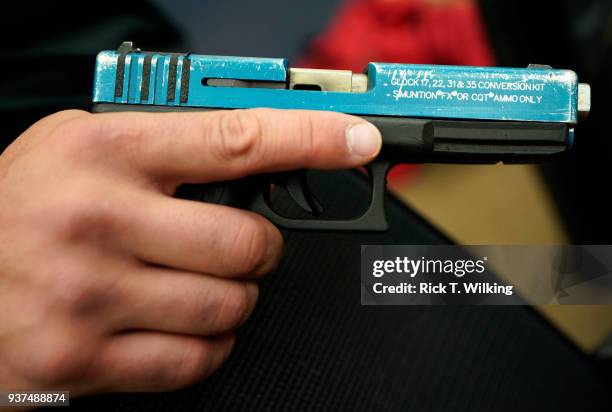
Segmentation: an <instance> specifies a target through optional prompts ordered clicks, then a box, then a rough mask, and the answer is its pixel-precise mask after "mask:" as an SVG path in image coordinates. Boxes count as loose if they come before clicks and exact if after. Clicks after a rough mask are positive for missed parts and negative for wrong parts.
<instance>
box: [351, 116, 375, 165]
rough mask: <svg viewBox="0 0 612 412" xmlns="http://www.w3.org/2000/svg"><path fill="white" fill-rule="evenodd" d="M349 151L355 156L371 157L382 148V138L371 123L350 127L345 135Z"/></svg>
mask: <svg viewBox="0 0 612 412" xmlns="http://www.w3.org/2000/svg"><path fill="white" fill-rule="evenodd" d="M346 141H347V142H348V146H349V150H350V151H351V153H353V154H354V155H356V156H361V157H372V156H374V155H376V154H377V153H378V152H379V150H380V147H381V146H382V136H381V135H380V132H379V131H378V129H377V128H376V127H375V126H374V125H373V124H371V123H359V124H356V125H354V126H351V127H350V128H349V129H348V131H347V133H346Z"/></svg>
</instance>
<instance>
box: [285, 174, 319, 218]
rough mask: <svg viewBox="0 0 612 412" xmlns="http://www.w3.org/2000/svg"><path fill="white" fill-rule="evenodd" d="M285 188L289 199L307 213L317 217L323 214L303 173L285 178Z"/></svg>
mask: <svg viewBox="0 0 612 412" xmlns="http://www.w3.org/2000/svg"><path fill="white" fill-rule="evenodd" d="M285 187H286V189H287V192H289V195H291V198H292V199H293V200H294V201H295V202H296V203H297V204H298V205H300V207H301V208H302V209H304V210H305V211H307V212H308V213H310V214H312V215H315V216H317V215H320V214H321V213H322V212H323V207H322V206H321V203H320V202H319V201H318V200H317V198H316V197H315V196H314V194H313V193H312V191H311V190H310V188H309V187H308V183H307V181H306V173H305V172H304V173H299V174H292V175H291V176H290V177H288V178H287V182H286V185H285Z"/></svg>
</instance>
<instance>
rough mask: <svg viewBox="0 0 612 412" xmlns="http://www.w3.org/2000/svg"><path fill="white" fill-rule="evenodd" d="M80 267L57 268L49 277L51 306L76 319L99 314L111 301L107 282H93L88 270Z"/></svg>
mask: <svg viewBox="0 0 612 412" xmlns="http://www.w3.org/2000/svg"><path fill="white" fill-rule="evenodd" d="M80 266H83V265H74V264H73V265H72V266H69V267H66V268H61V267H60V268H55V270H54V273H53V274H52V276H50V277H49V276H48V277H47V278H48V282H49V283H50V284H49V285H48V288H47V290H48V293H47V295H48V300H49V302H48V304H49V306H50V307H52V308H56V309H59V310H62V311H64V312H66V313H70V314H71V316H76V317H83V316H88V315H90V314H96V313H98V311H99V310H100V309H103V308H105V307H107V306H108V303H109V302H108V300H109V299H110V293H108V292H107V291H106V290H105V288H106V282H104V281H100V280H99V279H98V280H93V279H92V278H91V276H88V275H89V273H87V269H86V268H85V267H80ZM51 279H54V280H55V282H53V281H52V280H51ZM75 319H76V318H75Z"/></svg>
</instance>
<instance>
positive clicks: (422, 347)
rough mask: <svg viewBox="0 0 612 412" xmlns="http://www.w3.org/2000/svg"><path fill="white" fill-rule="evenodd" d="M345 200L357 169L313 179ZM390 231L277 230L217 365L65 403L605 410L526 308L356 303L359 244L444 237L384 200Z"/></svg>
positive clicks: (568, 353)
mask: <svg viewBox="0 0 612 412" xmlns="http://www.w3.org/2000/svg"><path fill="white" fill-rule="evenodd" d="M314 184H315V185H316V186H317V187H316V188H317V189H318V190H319V193H321V192H323V195H324V200H325V204H326V205H327V206H328V207H330V203H329V202H330V201H332V202H333V203H332V204H331V207H332V208H346V207H347V205H350V204H351V200H352V199H354V196H355V195H359V194H362V193H360V192H363V191H366V190H367V188H366V187H365V185H363V180H361V179H359V178H357V177H356V175H351V174H347V175H344V176H342V177H341V178H339V179H335V180H331V179H323V180H320V181H318V182H314ZM389 212H390V221H391V226H392V230H391V231H390V232H389V233H387V234H355V235H350V234H349V235H347V234H344V235H338V234H335V235H334V234H304V233H301V234H300V233H292V234H289V235H288V236H287V238H286V240H287V247H286V254H285V257H284V259H283V262H282V264H281V267H280V269H279V270H278V271H277V272H276V273H274V274H272V275H270V276H269V277H268V278H266V279H265V280H264V281H262V282H261V286H262V288H261V298H260V303H259V305H258V308H257V309H256V311H255V313H254V315H253V317H252V319H251V320H250V321H249V322H248V323H247V324H246V325H245V326H244V327H243V328H242V329H241V330H240V331H239V335H238V341H237V346H236V348H235V351H234V353H233V355H232V356H231V357H230V359H229V361H228V362H227V364H226V365H225V366H224V367H223V368H222V369H221V370H220V371H219V372H217V373H216V374H215V375H213V376H212V377H211V378H210V379H208V380H207V381H204V382H202V383H200V384H198V385H195V386H193V387H191V388H189V389H186V390H182V391H178V392H175V393H170V394H151V395H147V394H139V395H129V394H122V395H106V396H97V397H93V398H89V399H83V400H75V401H73V402H72V405H73V407H76V408H77V409H82V410H100V411H102V410H104V411H106V410H123V411H140V410H142V411H145V410H146V411H162V410H207V411H208V410H210V411H217V410H347V411H361V410H398V411H399V410H402V411H403V410H418V411H448V410H469V411H515V410H539V411H544V410H555V411H563V410H571V411H575V410H581V411H586V410H606V409H607V406H608V405H609V399H607V397H608V393H607V389H606V387H605V386H604V384H603V383H602V382H601V380H600V378H599V377H598V376H597V375H596V373H595V372H594V371H593V370H592V369H591V368H590V366H589V364H588V362H587V360H586V359H585V358H584V357H582V356H581V355H580V354H579V353H578V352H577V351H576V350H575V348H573V347H572V346H571V345H570V344H569V343H567V342H566V341H565V340H564V339H562V338H561V337H560V335H558V334H557V333H556V332H555V331H554V330H553V329H552V328H551V327H549V325H548V324H546V323H545V322H544V321H543V320H542V319H541V318H540V317H539V316H538V315H537V314H535V313H534V312H533V311H532V310H531V309H529V308H525V307H510V308H508V307H498V308H494V307H362V306H360V277H359V253H360V245H361V244H362V243H378V244H382V243H404V244H436V243H446V242H447V240H446V239H445V238H444V237H443V236H442V235H440V234H438V233H437V232H436V231H435V230H433V229H432V228H431V227H430V226H429V225H427V224H426V223H425V222H423V221H422V220H421V219H420V218H418V217H417V216H416V215H414V214H413V213H411V212H410V211H408V210H407V209H405V208H404V207H402V206H401V205H400V204H399V203H397V202H395V201H392V202H390V204H389Z"/></svg>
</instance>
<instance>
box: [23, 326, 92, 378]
mask: <svg viewBox="0 0 612 412" xmlns="http://www.w3.org/2000/svg"><path fill="white" fill-rule="evenodd" d="M47 338H48V340H47V341H46V342H45V345H44V346H42V347H40V345H38V350H37V351H34V352H32V353H31V354H30V356H31V357H30V361H29V362H28V364H29V368H28V370H27V371H26V373H27V374H28V375H29V376H28V377H30V378H31V379H33V380H35V381H37V382H39V383H40V384H41V385H47V386H49V387H57V386H61V385H69V384H73V383H75V382H78V381H80V380H82V378H83V377H85V376H86V375H87V374H88V373H89V372H90V369H91V365H92V363H93V360H94V356H93V352H92V351H91V350H89V349H85V350H84V348H82V347H81V345H82V342H80V343H79V339H78V337H75V336H73V334H71V333H70V332H68V331H64V330H62V331H55V332H54V333H53V334H51V335H48V336H47Z"/></svg>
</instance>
